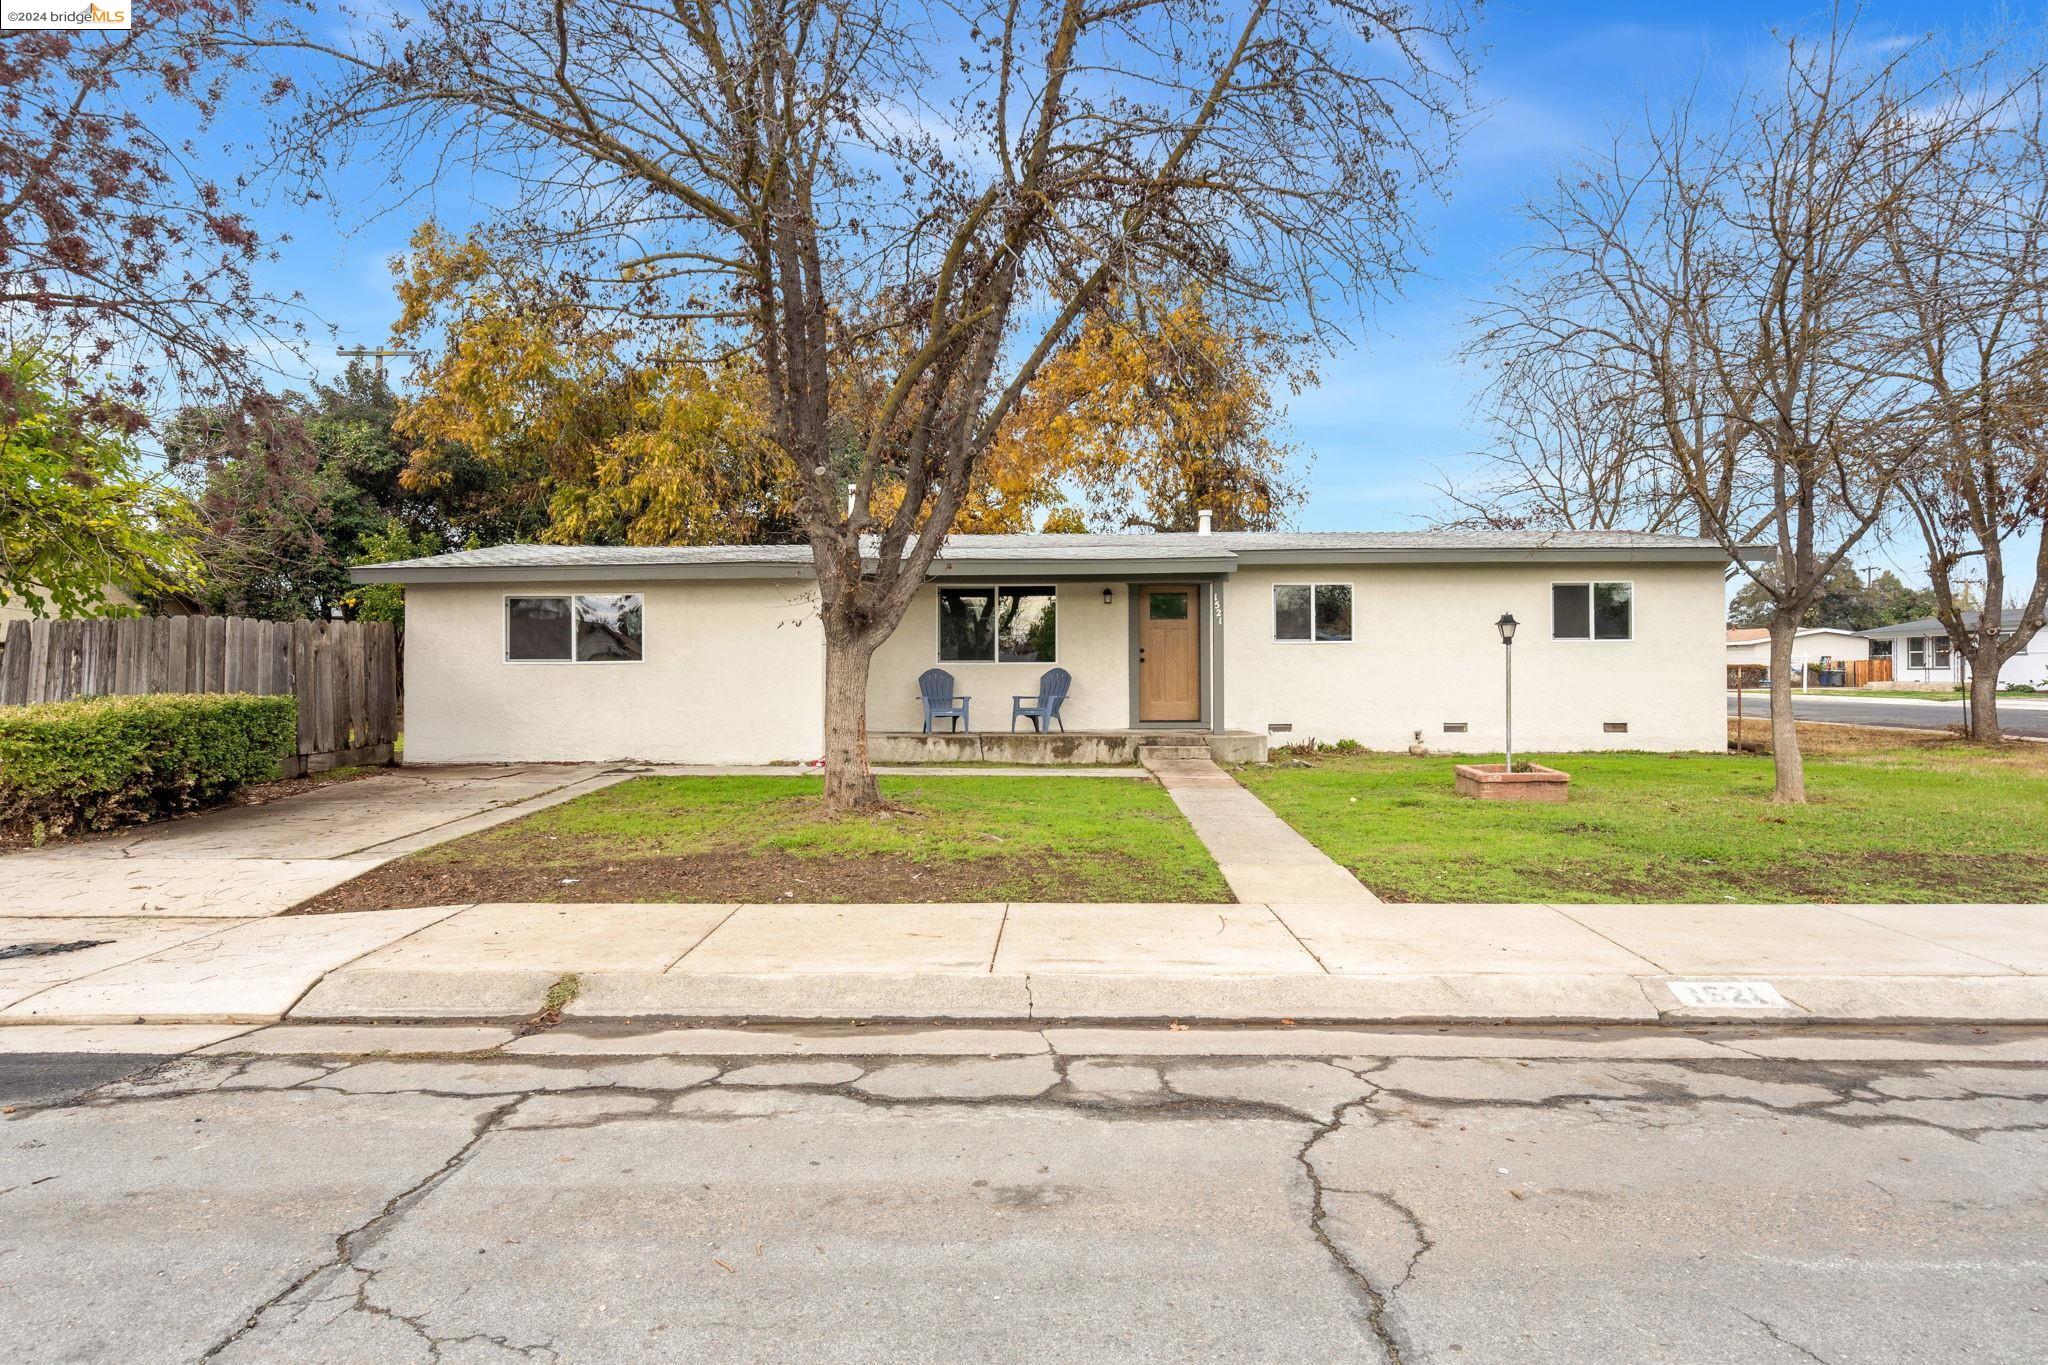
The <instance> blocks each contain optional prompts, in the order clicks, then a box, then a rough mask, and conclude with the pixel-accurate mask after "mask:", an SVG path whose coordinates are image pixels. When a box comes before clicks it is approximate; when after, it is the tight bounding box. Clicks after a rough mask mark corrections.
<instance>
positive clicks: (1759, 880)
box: [1351, 851, 2048, 905]
mask: <svg viewBox="0 0 2048 1365" xmlns="http://www.w3.org/2000/svg"><path fill="white" fill-rule="evenodd" d="M1873 868H1882V869H1883V871H1882V872H1881V873H1880V874H1878V875H1877V879H1878V880H1881V881H1883V882H1885V883H1888V884H1889V887H1890V889H1892V891H1893V893H1894V894H1896V893H1897V892H1898V891H1902V890H1910V891H1914V892H1918V893H1919V894H1918V895H1916V896H1914V897H1913V899H1916V900H1924V899H1926V898H1927V897H1928V896H1929V895H1938V897H1939V899H1941V900H1945V901H1953V902H1955V903H1957V904H1970V903H1982V904H1994V905H2005V904H2029V905H2030V904H2034V903H2036V902H2038V901H2041V900H2042V899H2044V898H2048V855H2043V856H2038V857H2036V856H2027V855H2007V856H2005V857H2003V858H1998V859H1987V858H1981V857H1976V856H1973V855H1964V854H1953V853H1892V852H1879V851H1863V852H1858V853H1853V854H1812V855H1808V856H1805V857H1802V858H1801V860H1800V861H1799V863H1798V864H1797V865H1796V866H1795V865H1791V864H1778V865H1773V866H1768V867H1747V868H1745V867H1727V866H1721V867H1717V868H1715V869H1714V870H1713V872H1712V873H1711V877H1710V878H1708V877H1704V876H1703V874H1702V871H1701V869H1700V868H1697V867H1692V866H1688V865H1686V864H1684V863H1678V862H1661V863H1652V864H1650V865H1649V866H1648V867H1647V868H1644V869H1643V870H1641V871H1634V870H1630V871H1627V872H1623V871H1619V870H1616V869H1613V868H1604V867H1598V866H1587V867H1583V868H1578V867H1572V866H1570V865H1565V866H1557V865H1552V866H1548V867H1542V868H1522V869H1519V872H1518V875H1520V876H1522V877H1525V878H1527V879H1528V880H1529V881H1530V882H1531V883H1532V884H1535V883H1541V886H1540V894H1536V893H1532V894H1531V896H1530V899H1532V900H1556V901H1563V902H1567V903H1568V902H1569V901H1571V900H1572V899H1583V900H1586V901H1617V902H1633V903H1637V904H1643V905H1656V904H1660V903H1663V902H1666V901H1704V902H1707V903H1714V902H1722V903H1728V904H1751V905H1834V904H1838V903H1842V902H1847V901H1858V900H1863V899H1869V900H1875V901H1882V902H1888V901H1890V900H1891V899H1893V896H1892V895H1882V896H1872V897H1850V896H1844V895H1843V894H1842V887H1843V885H1844V884H1845V880H1846V879H1847V878H1848V877H1851V876H1854V877H1857V878H1861V879H1863V880H1865V881H1869V880H1871V879H1872V876H1873ZM1351 871H1352V873H1353V875H1355V876H1356V877H1358V879H1359V880H1360V881H1362V882H1364V883H1365V884H1366V885H1367V886H1370V887H1371V888H1372V889H1373V891H1374V893H1375V894H1376V895H1378V896H1379V897H1380V899H1381V900H1385V901H1394V902H1399V903H1402V904H1430V903H1433V902H1435V901H1437V900H1439V899H1441V898H1440V897H1437V896H1434V895H1431V894H1429V893H1428V892H1426V891H1424V892H1421V893H1419V894H1418V893H1417V891H1416V889H1415V888H1403V887H1401V886H1399V885H1395V884H1390V882H1389V879H1388V877H1387V875H1385V874H1383V873H1380V872H1377V871H1376V870H1375V869H1373V868H1370V867H1366V868H1353V869H1351ZM1674 887H1679V888H1691V890H1690V891H1689V892H1688V891H1685V890H1680V891H1678V892H1674V891H1673V888H1674Z"/></svg>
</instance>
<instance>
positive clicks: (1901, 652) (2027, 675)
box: [1863, 611, 2048, 687]
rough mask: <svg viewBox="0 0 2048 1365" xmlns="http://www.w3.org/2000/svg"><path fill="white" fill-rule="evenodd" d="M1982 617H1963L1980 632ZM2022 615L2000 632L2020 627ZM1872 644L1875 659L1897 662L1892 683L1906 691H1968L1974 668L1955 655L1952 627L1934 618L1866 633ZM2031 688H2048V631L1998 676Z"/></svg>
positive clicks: (2003, 620) (2011, 616)
mask: <svg viewBox="0 0 2048 1365" xmlns="http://www.w3.org/2000/svg"><path fill="white" fill-rule="evenodd" d="M1977 619H1978V618H1977V613H1976V612H1974V611H1967V612H1964V613H1963V623H1964V624H1965V625H1966V626H1967V627H1968V628H1969V629H1971V630H1975V629H1976V628H1977ZM2019 621H2020V614H2019V613H2018V612H2017V611H2008V612H2006V613H2005V614H2004V615H2003V616H2001V617H2000V618H1999V628H2000V629H2001V630H2010V629H2011V628H2014V627H2017V626H2018V625H2019ZM1863 636H1864V638H1865V639H1867V640H1868V641H1869V642H1870V657H1871V658H1873V659H1886V658H1888V659H1890V660H1891V661H1892V683H1893V685H1895V686H1900V687H1907V686H1913V687H1962V686H1965V685H1966V684H1967V682H1968V679H1969V664H1968V662H1967V661H1966V660H1965V659H1964V658H1963V657H1962V656H1961V655H1960V654H1957V653H1956V652H1955V649H1954V647H1953V645H1952V644H1951V643H1950V641H1949V638H1948V627H1946V626H1944V625H1942V624H1941V622H1940V621H1938V620H1936V619H1935V618H1934V617H1932V616H1923V617H1922V618H1920V619H1919V620H1917V621H1901V622H1900V623H1899V624H1897V625H1895V626H1878V627H1876V628H1875V629H1872V630H1866V631H1864V632H1863ZM2015 683H2026V684H2029V685H2031V686H2034V687H2048V631H2043V632H2041V633H2040V634H2037V635H2035V636H2034V638H2033V639H2032V640H2029V641H2028V642H2027V648H2026V649H2025V650H2023V651H2022V652H2020V653H2018V654H2015V655H2013V656H2012V657H2011V658H2010V659H2007V660H2006V661H2005V667H2003V668H2001V669H1999V670H1998V685H1999V686H2000V687H2011V686H2013V685H2014V684H2015Z"/></svg>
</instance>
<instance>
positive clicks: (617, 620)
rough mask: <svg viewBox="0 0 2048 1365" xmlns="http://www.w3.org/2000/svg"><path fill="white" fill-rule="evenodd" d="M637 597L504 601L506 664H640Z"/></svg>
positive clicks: (642, 627)
mask: <svg viewBox="0 0 2048 1365" xmlns="http://www.w3.org/2000/svg"><path fill="white" fill-rule="evenodd" d="M645 615H646V613H645V610H644V607H643V604H642V601H641V597H640V594H639V593H637V592H607V593H564V594H561V595H546V596H544V595H540V594H533V595H527V594H520V595H517V596H507V597H506V598H505V659H506V662H508V663H516V664H533V663H563V664H567V663H577V664H598V663H607V664H617V663H639V662H640V657H641V647H642V645H643V643H644V640H645V635H646V620H645Z"/></svg>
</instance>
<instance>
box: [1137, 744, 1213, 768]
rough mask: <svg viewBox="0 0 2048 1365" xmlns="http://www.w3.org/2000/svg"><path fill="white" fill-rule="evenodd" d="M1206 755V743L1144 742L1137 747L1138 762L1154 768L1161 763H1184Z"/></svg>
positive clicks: (1203, 757) (1207, 753) (1207, 750)
mask: <svg viewBox="0 0 2048 1365" xmlns="http://www.w3.org/2000/svg"><path fill="white" fill-rule="evenodd" d="M1208 757H1209V746H1208V745H1206V744H1145V745H1141V746H1139V749H1138V762H1140V763H1142V764H1144V765H1145V766H1146V767H1148V768H1156V767H1158V766H1159V765H1160V764H1161V763H1185V762H1189V761H1191V760H1195V759H1206V758H1208Z"/></svg>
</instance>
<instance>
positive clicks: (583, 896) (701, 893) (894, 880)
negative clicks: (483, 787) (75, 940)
mask: <svg viewBox="0 0 2048 1365" xmlns="http://www.w3.org/2000/svg"><path fill="white" fill-rule="evenodd" d="M565 876H573V877H574V878H575V880H574V881H570V882H567V883H565V882H564V877H565ZM1013 898H1014V899H1020V900H1021V899H1029V900H1074V899H1087V897H1085V896H1077V895H1076V887H1075V883H1074V882H1073V880H1072V879H1071V878H1070V877H1069V876H1067V875H1065V874H1064V873H1063V871H1062V869H1061V868H1060V867H1059V866H1058V865H1056V864H1053V863H1046V864H1043V865H1035V864H1023V865H1020V864H1019V862H1018V860H1017V859H1016V858H1015V857H1006V858H1003V859H1001V860H990V861H987V862H973V861H965V860H963V861H958V862H934V863H916V862H912V861H910V860H909V859H907V858H891V857H886V856H881V855H875V856H869V857H860V858H835V857H815V858H799V857H796V856H795V855H793V854H789V853H776V852H756V851H753V850H750V849H730V850H714V851H711V852H706V853H692V854H687V855H684V856H681V857H655V858H634V859H629V860H625V861H621V862H617V863H610V864H599V865H595V866H592V865H583V866H580V867H576V868H575V870H574V871H573V872H570V871H569V870H567V869H565V868H563V867H561V866H545V865H543V866H525V867H522V866H519V865H517V864H499V865H495V866H478V865H477V864H475V863H471V862H464V863H436V862H434V861H432V860H418V859H402V860H400V861H398V862H395V863H389V864H386V865H385V866H383V867H380V868H377V869H375V870H374V871H370V872H365V873H364V874H363V875H362V876H360V877H357V878H356V879H355V880H353V881H347V882H343V883H342V884H341V885H340V886H337V887H335V888H334V889H333V890H331V891H326V892H323V893H322V894H320V895H318V896H315V897H314V898H313V899H311V900H309V901H307V902H305V903H304V904H303V905H300V906H298V907H296V908H295V909H293V910H291V911H290V912H289V913H291V914H294V915H331V914H337V913H340V912H342V911H346V910H400V909H410V908H411V907H414V906H420V905H460V904H465V903H467V902H471V901H564V902H572V903H573V902H579V901H580V902H593V901H712V902H716V901H731V902H734V903H736V904H740V903H744V904H759V903H761V902H764V901H796V902H847V901H874V902H879V903H884V904H888V903H896V902H907V901H988V900H1002V899H1013Z"/></svg>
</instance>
